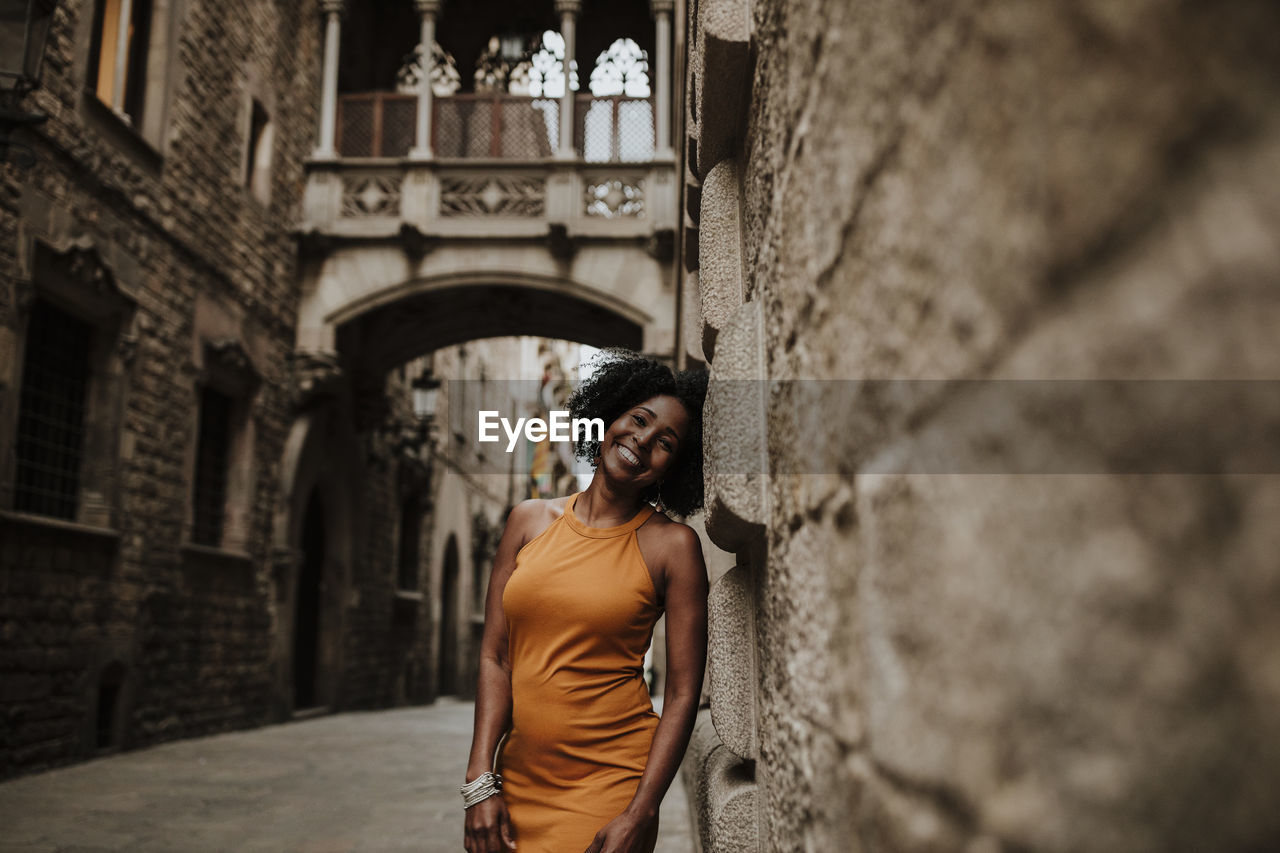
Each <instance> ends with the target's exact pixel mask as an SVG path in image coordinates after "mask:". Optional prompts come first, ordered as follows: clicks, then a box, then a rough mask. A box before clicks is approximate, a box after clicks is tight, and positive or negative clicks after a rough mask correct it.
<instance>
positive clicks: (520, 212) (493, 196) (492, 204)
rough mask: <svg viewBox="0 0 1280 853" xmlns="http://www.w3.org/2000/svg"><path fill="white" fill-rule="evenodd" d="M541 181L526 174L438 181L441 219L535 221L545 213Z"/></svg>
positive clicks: (542, 183)
mask: <svg viewBox="0 0 1280 853" xmlns="http://www.w3.org/2000/svg"><path fill="white" fill-rule="evenodd" d="M546 201H547V185H546V181H545V179H543V178H541V177H535V176H527V175H506V176H502V175H494V176H484V177H479V178H470V177H445V178H442V179H441V180H440V215H441V216H518V217H529V218H536V217H539V216H542V215H543V213H544V211H545V210H546Z"/></svg>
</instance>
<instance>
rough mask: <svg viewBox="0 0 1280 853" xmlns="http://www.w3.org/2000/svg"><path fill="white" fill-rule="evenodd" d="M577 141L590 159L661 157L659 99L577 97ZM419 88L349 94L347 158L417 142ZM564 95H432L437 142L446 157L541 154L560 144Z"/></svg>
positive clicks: (344, 100)
mask: <svg viewBox="0 0 1280 853" xmlns="http://www.w3.org/2000/svg"><path fill="white" fill-rule="evenodd" d="M574 113H575V114H574V147H575V150H577V151H578V152H579V154H580V156H581V157H582V159H583V160H585V161H586V162H588V163H643V162H646V161H649V160H652V159H653V153H654V122H653V103H652V101H651V100H650V99H648V98H628V97H624V96H617V97H604V98H600V97H595V96H593V95H589V94H582V95H576V96H575V97H574ZM416 117H417V96H416V95H401V94H397V93H394V92H366V93H359V94H348V95H342V96H341V97H340V98H339V103H338V127H337V130H338V152H339V153H340V154H341V156H342V157H346V158H399V157H405V156H407V155H408V154H409V150H410V149H411V148H412V147H413V143H414V128H415V120H416ZM559 127H560V101H559V100H557V99H554V98H529V97H522V96H518V95H452V96H449V97H443V98H433V99H432V122H431V137H432V138H431V147H432V149H433V150H434V152H435V156H436V157H438V158H441V159H498V160H521V161H537V160H543V159H546V158H549V157H551V156H552V155H553V154H554V153H555V150H556V142H557V139H558V138H559Z"/></svg>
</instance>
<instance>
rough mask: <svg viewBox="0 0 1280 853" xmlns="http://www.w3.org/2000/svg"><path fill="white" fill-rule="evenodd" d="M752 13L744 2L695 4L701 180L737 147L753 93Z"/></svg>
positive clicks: (710, 0)
mask: <svg viewBox="0 0 1280 853" xmlns="http://www.w3.org/2000/svg"><path fill="white" fill-rule="evenodd" d="M750 40H751V11H750V8H749V4H748V3H747V2H746V0H702V2H701V3H699V4H698V35H697V46H698V48H699V52H700V53H701V54H702V57H701V62H700V64H699V67H700V68H702V69H714V72H715V73H702V74H698V75H696V76H695V77H694V86H695V89H694V92H693V96H694V99H695V100H694V105H695V106H694V115H695V116H696V118H697V121H698V158H697V163H696V165H695V167H694V168H695V170H696V173H697V175H698V176H699V177H706V175H707V173H708V172H709V171H710V170H711V168H712V167H713V166H715V165H716V164H717V163H719V162H720V161H721V160H723V159H725V158H726V157H730V156H732V155H733V154H734V153H735V152H736V151H737V150H738V148H739V146H740V145H741V141H742V133H743V129H744V124H745V116H746V104H747V95H748V93H749V92H750V87H751V51H750Z"/></svg>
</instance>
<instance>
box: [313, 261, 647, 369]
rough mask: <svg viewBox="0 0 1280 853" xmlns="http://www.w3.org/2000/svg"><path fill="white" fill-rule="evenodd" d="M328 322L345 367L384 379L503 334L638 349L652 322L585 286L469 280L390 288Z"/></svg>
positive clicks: (529, 280) (512, 279)
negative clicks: (439, 353)
mask: <svg viewBox="0 0 1280 853" xmlns="http://www.w3.org/2000/svg"><path fill="white" fill-rule="evenodd" d="M332 322H333V323H334V325H335V327H336V346H337V349H338V351H339V352H340V353H341V354H342V357H343V360H344V362H345V363H347V364H348V365H350V366H351V367H352V368H353V369H355V370H357V371H359V372H361V373H368V374H382V373H385V372H386V371H387V370H390V369H391V368H393V367H395V366H396V365H399V364H403V363H405V362H407V361H409V360H411V359H413V358H417V357H418V356H421V355H424V354H425V353H427V352H430V351H431V350H435V349H440V348H442V347H446V346H451V345H453V344H458V343H463V342H465V341H469V340H474V339H476V338H487V337H497V336H503V335H537V336H539V337H546V338H562V339H566V340H574V341H578V342H580V343H585V344H590V345H592V346H599V347H604V346H625V347H629V348H631V349H636V350H639V349H642V348H643V347H644V337H645V335H644V330H645V326H646V324H648V323H649V322H650V318H649V316H648V315H647V314H646V313H644V312H643V311H640V310H638V309H636V308H635V307H634V306H630V305H627V304H625V303H622V302H619V301H615V300H610V299H608V298H606V297H603V296H601V295H600V294H599V293H597V292H594V291H591V290H589V289H587V288H582V287H574V286H571V285H567V284H565V283H562V282H554V281H549V280H546V279H535V278H530V277H526V278H524V279H523V280H521V279H519V278H517V277H512V276H495V275H493V274H483V275H481V274H475V275H469V276H451V277H449V278H448V279H444V280H437V281H425V282H424V281H415V282H408V283H406V284H404V285H402V286H400V287H396V288H389V289H387V290H386V291H382V292H380V293H378V294H376V295H375V296H373V297H371V298H369V299H366V300H362V301H361V302H358V303H355V304H353V305H351V306H349V308H348V310H346V311H343V312H340V313H338V314H336V315H335V316H334V317H333V320H332Z"/></svg>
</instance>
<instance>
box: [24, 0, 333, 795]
mask: <svg viewBox="0 0 1280 853" xmlns="http://www.w3.org/2000/svg"><path fill="white" fill-rule="evenodd" d="M93 8H94V4H93V3H92V2H90V0H71V2H64V3H61V4H59V8H58V11H57V14H56V16H55V19H54V24H53V29H52V33H51V37H50V42H49V48H48V54H47V59H46V65H45V80H44V85H43V87H42V88H41V89H40V90H38V91H37V92H36V93H34V94H33V95H32V96H31V97H30V98H29V102H30V104H31V105H32V106H34V107H35V108H37V109H40V110H42V111H43V112H45V113H47V114H49V116H50V119H49V121H48V122H47V123H46V124H45V125H44V126H43V127H42V128H41V129H40V131H39V132H38V133H33V132H25V131H24V132H21V133H20V134H19V138H20V139H21V140H22V141H24V142H27V143H28V144H31V145H32V146H33V147H34V148H35V150H36V153H37V155H38V158H39V162H38V164H37V165H36V166H35V167H34V168H33V169H31V170H30V171H27V172H21V171H18V170H17V169H14V168H12V167H6V168H5V169H4V171H3V172H2V173H0V262H3V263H2V264H0V266H3V272H0V276H3V278H0V294H2V296H0V412H3V413H4V414H3V416H2V417H0V446H2V447H3V451H4V454H5V464H4V465H3V466H0V469H2V470H3V472H4V479H6V480H7V482H6V483H5V484H4V488H3V493H4V502H3V505H0V510H3V511H4V513H5V514H4V519H3V524H2V525H0V540H2V541H3V545H2V546H0V555H2V556H0V600H2V601H3V616H0V647H2V648H3V653H2V654H0V682H2V683H3V685H4V686H3V688H0V731H3V732H4V734H3V736H2V738H0V776H6V775H11V774H13V773H16V772H23V771H27V770H31V769H35V768H38V767H42V766H48V765H52V764H56V763H63V762H66V761H69V760H73V759H77V758H83V757H88V756H91V755H93V754H95V753H96V752H97V751H99V749H100V748H106V749H113V748H119V747H121V746H136V745H141V744H146V743H150V742H154V741H158V740H163V739H169V738H173V737H178V736H187V735H193V734H199V733H204V732H211V731H219V730H224V729H228V728H236V727H242V726H247V725H254V724H260V723H262V722H265V721H267V720H268V719H272V718H273V715H274V713H275V710H274V709H276V708H277V706H278V703H277V702H276V698H275V697H274V696H273V670H274V668H275V667H277V666H279V662H278V661H274V660H272V656H271V651H270V650H271V645H272V644H271V639H270V638H271V635H272V632H273V630H274V629H275V626H276V618H277V615H278V614H277V613H276V611H275V599H274V597H273V595H272V588H271V584H272V577H271V573H270V570H269V564H270V559H271V534H272V513H273V510H274V508H275V506H276V504H277V501H278V500H279V497H280V496H279V483H280V470H279V468H280V464H279V463H280V458H281V455H282V445H283V442H284V440H285V436H286V433H287V430H288V427H289V422H290V419H291V417H292V411H291V410H290V407H289V382H288V380H289V376H288V372H287V365H288V355H289V353H290V352H291V350H292V349H293V343H294V324H295V322H296V315H297V304H298V294H297V284H296V282H297V271H296V262H295V258H296V254H297V252H296V247H295V243H294V240H293V238H292V237H291V236H290V234H289V230H290V228H291V227H292V224H293V223H294V222H295V221H296V218H297V208H298V204H299V201H300V198H299V196H300V187H301V185H302V183H303V166H302V164H303V160H304V159H305V157H306V156H307V155H308V154H309V151H310V147H311V145H312V142H311V140H312V137H313V129H314V127H315V122H316V117H315V108H314V106H313V105H314V104H315V103H316V102H317V98H318V81H319V60H318V51H319V37H320V25H319V12H318V10H317V8H316V4H315V3H314V2H308V1H304V2H292V3H256V2H247V0H246V2H233V3H230V4H228V3H222V2H218V3H215V2H206V0H177V2H167V3H157V4H154V8H155V10H156V15H157V18H156V20H157V21H160V20H163V21H164V23H163V25H161V24H159V23H158V24H157V25H156V26H157V27H161V28H162V29H163V32H158V33H157V34H156V39H155V42H154V44H155V49H154V50H153V57H152V67H151V68H150V74H149V77H150V80H149V83H148V87H149V91H150V92H151V93H153V94H155V95H156V96H157V98H156V100H155V101H154V103H153V102H152V101H151V100H150V99H149V100H148V108H147V112H146V113H145V115H147V116H150V117H151V119H149V120H144V121H143V122H142V123H141V124H140V125H139V126H137V127H132V126H130V125H128V124H127V123H125V122H124V121H122V120H121V119H119V118H117V117H116V116H114V115H112V114H111V112H110V110H108V109H106V108H104V107H103V105H101V104H100V103H98V102H97V101H96V99H95V97H94V95H93V94H92V93H91V92H89V91H87V90H86V88H85V87H86V85H87V84H86V79H87V77H86V75H87V73H88V63H89V58H88V52H89V41H90V34H91V29H92V17H93ZM165 15H167V17H163V16H165ZM252 98H256V99H258V100H259V101H260V102H261V103H263V104H265V105H266V107H267V109H268V112H269V114H270V117H271V121H272V122H273V123H274V124H275V143H274V148H273V157H272V172H271V176H272V180H271V194H270V197H269V200H268V201H267V202H266V203H264V202H263V201H261V200H259V199H258V198H255V197H254V195H253V194H252V193H251V191H250V190H249V189H248V188H246V186H245V185H244V162H245V156H246V152H245V149H246V144H247V141H246V137H247V130H248V115H249V113H248V110H249V105H250V103H251V99H252ZM153 106H154V109H153ZM161 118H162V119H163V120H162V121H161ZM157 122H159V123H158V124H157ZM48 258H53V259H55V260H58V261H59V262H66V263H68V264H71V265H72V268H73V269H86V268H87V269H90V270H91V271H93V272H94V274H95V275H97V276H98V278H97V280H98V281H100V282H105V285H104V287H105V288H106V290H108V291H110V298H111V300H112V304H113V305H118V306H120V312H119V313H120V317H121V318H122V319H121V321H120V324H119V325H118V326H116V327H109V326H103V327H100V329H99V331H98V332H95V337H96V338H104V339H105V338H110V339H111V340H110V341H109V342H108V345H107V346H105V347H101V348H96V349H95V361H94V365H93V370H94V378H93V380H92V384H91V387H92V388H94V389H97V391H92V390H91V394H97V396H96V397H95V398H94V399H98V398H101V400H102V407H100V408H97V409H91V412H92V415H93V423H92V424H91V425H90V434H89V441H90V444H89V445H88V447H87V449H86V460H85V465H86V472H87V473H86V474H85V478H86V479H85V483H86V486H85V487H84V489H82V495H81V497H82V509H81V512H80V515H79V517H78V518H77V520H76V522H75V523H72V524H66V525H61V524H59V523H56V522H51V521H48V520H41V519H38V518H31V517H24V516H21V515H18V514H14V513H11V512H9V510H10V509H11V508H12V506H13V504H12V489H13V482H12V477H13V470H14V469H13V467H12V466H13V436H14V430H15V428H16V419H15V414H14V413H15V411H16V409H17V401H18V393H19V386H20V384H21V372H20V363H21V354H22V352H23V348H24V345H25V335H26V316H27V312H28V309H29V307H30V305H31V304H32V301H33V300H34V299H36V298H40V297H42V296H44V294H45V292H46V288H47V287H48V286H49V284H48V282H47V281H46V280H45V279H44V278H42V276H43V273H42V272H41V270H42V269H43V267H42V266H41V264H43V263H44V260H43V259H48ZM75 264H79V265H80V266H75ZM68 293H70V294H71V295H70V297H69V301H71V302H73V303H77V304H78V305H79V306H80V307H79V310H80V311H82V312H84V313H86V314H88V315H90V316H89V317H88V319H91V320H92V319H94V318H93V316H92V315H93V313H94V310H95V309H94V308H93V307H92V306H93V304H94V303H93V302H91V301H90V300H91V299H93V298H95V297H94V293H93V292H92V288H85V289H82V291H68ZM66 295H67V294H66V293H64V296H66ZM81 295H82V296H83V297H84V301H79V296H81ZM63 301H64V303H65V302H67V301H68V299H64V300H63ZM227 340H231V341H234V344H233V345H232V346H233V349H235V350H236V351H238V353H239V354H240V355H242V356H243V357H244V358H245V359H247V363H248V367H249V372H250V373H252V374H253V375H254V377H255V381H256V386H255V388H256V390H254V391H253V392H251V393H250V394H249V399H250V400H251V402H250V403H248V411H247V413H246V416H245V417H246V427H245V433H244V434H245V435H246V436H248V439H247V440H246V441H245V443H244V444H242V445H239V446H238V450H237V451H236V452H237V454H238V458H237V460H236V461H235V463H234V465H235V470H236V472H238V473H237V474H234V475H233V476H235V477H240V479H239V480H238V481H237V483H236V484H234V485H233V489H236V490H238V491H237V492H236V494H237V495H238V496H239V498H238V499H237V501H236V503H235V505H234V507H232V508H231V515H230V516H229V517H228V528H229V529H234V531H235V532H234V537H233V539H234V541H231V542H228V543H227V544H226V545H225V546H224V547H223V548H222V549H200V548H192V547H190V546H189V544H188V536H189V534H188V532H187V531H188V528H189V525H190V519H189V514H190V501H191V490H192V470H193V469H192V465H193V460H192V454H193V448H194V445H195V440H196V436H195V431H196V419H195V412H196V408H197V407H196V400H197V396H196V395H197V387H198V383H199V382H200V381H201V378H202V376H203V375H204V373H205V372H206V371H207V370H209V369H211V365H209V364H208V363H206V361H207V359H208V358H209V356H208V351H207V349H206V346H207V345H208V344H211V343H217V342H225V341H227ZM94 405H96V404H94ZM85 489H88V491H87V492H86V491H85ZM103 684H106V685H107V687H108V689H107V690H106V692H104V691H102V690H101V689H100V686H101V685H103ZM113 685H114V686H113ZM104 696H105V697H106V699H104V698H103V697H104ZM106 701H110V702H111V703H112V704H113V705H114V711H115V714H114V716H115V720H114V722H112V719H111V717H112V715H111V714H108V713H107V712H106V709H103V708H100V707H99V705H100V704H102V703H103V702H106ZM104 721H105V722H104ZM104 725H105V726H106V727H107V728H108V729H111V731H109V732H104V733H101V734H100V733H99V732H98V729H99V728H101V727H102V726H104Z"/></svg>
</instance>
